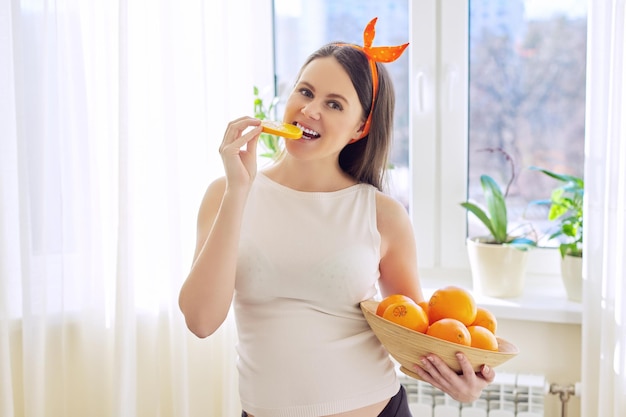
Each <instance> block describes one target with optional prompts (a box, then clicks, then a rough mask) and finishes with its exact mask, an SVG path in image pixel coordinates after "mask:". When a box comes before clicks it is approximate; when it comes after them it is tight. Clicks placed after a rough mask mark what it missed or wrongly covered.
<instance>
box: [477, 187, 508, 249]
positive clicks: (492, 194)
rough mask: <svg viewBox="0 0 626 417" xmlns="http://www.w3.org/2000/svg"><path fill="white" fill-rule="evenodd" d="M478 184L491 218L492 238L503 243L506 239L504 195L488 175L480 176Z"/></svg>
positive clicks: (506, 225)
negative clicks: (480, 186)
mask: <svg viewBox="0 0 626 417" xmlns="http://www.w3.org/2000/svg"><path fill="white" fill-rule="evenodd" d="M480 184H481V185H482V188H483V194H484V196H485V202H486V203H487V211H488V212H489V217H490V218H491V224H492V228H493V231H492V233H493V237H494V238H495V239H496V241H498V242H505V241H506V239H507V227H508V220H507V212H506V202H505V200H504V195H503V194H502V191H501V190H500V187H499V186H498V184H497V183H496V182H495V181H494V180H493V178H491V177H490V176H489V175H481V176H480Z"/></svg>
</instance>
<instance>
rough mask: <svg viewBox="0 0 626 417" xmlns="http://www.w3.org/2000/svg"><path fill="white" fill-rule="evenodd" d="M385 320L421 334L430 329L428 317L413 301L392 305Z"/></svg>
mask: <svg viewBox="0 0 626 417" xmlns="http://www.w3.org/2000/svg"><path fill="white" fill-rule="evenodd" d="M383 318H384V319H387V320H389V321H392V322H394V323H397V324H399V325H400V326H404V327H406V328H408V329H411V330H415V331H416V332H420V333H424V332H426V329H427V328H428V315H426V312H425V311H424V309H423V308H422V307H420V306H419V305H417V304H416V303H415V302H414V301H412V300H411V301H399V302H397V303H394V304H391V305H390V306H389V307H387V309H386V310H385V312H384V313H383Z"/></svg>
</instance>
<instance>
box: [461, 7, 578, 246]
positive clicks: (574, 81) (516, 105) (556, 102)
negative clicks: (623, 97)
mask: <svg viewBox="0 0 626 417" xmlns="http://www.w3.org/2000/svg"><path fill="white" fill-rule="evenodd" d="M469 15H470V17H469V28H470V29H469V144H468V158H469V175H468V194H469V198H470V199H472V200H475V201H479V202H481V201H482V189H481V187H480V179H479V178H480V176H481V175H482V174H488V175H491V176H492V177H493V178H494V179H495V180H496V181H497V182H498V183H499V184H500V185H501V186H502V189H503V191H504V190H505V189H506V186H507V183H508V182H509V181H510V179H511V177H512V171H511V169H512V168H514V170H515V171H514V172H515V178H514V180H513V182H512V183H511V185H510V188H509V191H508V196H507V205H508V208H509V220H510V222H511V223H512V228H516V227H518V228H522V227H528V226H532V228H533V229H534V230H535V231H536V232H537V235H538V237H539V238H540V239H543V241H540V243H541V244H542V245H544V246H554V245H555V242H546V241H545V239H547V236H549V235H550V234H551V230H550V227H551V224H550V222H548V221H547V217H548V208H549V206H546V205H543V206H540V205H532V204H529V202H531V201H534V200H537V199H549V198H550V193H551V190H552V189H553V188H554V187H556V186H557V185H558V183H557V181H556V180H554V179H551V178H549V177H547V176H545V175H543V174H541V173H540V172H538V171H533V170H529V169H528V168H529V167H530V166H539V167H543V168H547V169H549V170H552V171H556V172H559V173H564V174H571V175H576V176H579V177H582V175H583V161H584V155H583V153H584V136H585V68H586V65H585V61H586V48H587V45H586V37H587V34H586V29H587V24H586V0H560V1H550V2H546V1H542V0H526V1H522V0H516V1H509V0H507V1H504V0H501V1H497V0H473V1H470V3H469ZM502 151H504V152H506V154H507V155H508V156H510V157H511V159H512V161H513V162H514V167H512V166H511V164H510V161H508V160H507V157H506V155H505V154H504V153H503V152H502ZM468 221H469V228H468V229H469V230H468V234H469V235H477V234H480V232H481V231H482V224H479V223H478V220H477V219H476V218H475V217H474V216H471V215H470V216H468Z"/></svg>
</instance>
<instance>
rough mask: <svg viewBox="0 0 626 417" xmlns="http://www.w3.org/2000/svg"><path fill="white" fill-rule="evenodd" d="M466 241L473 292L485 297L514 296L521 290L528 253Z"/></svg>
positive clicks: (507, 247) (471, 240)
mask: <svg viewBox="0 0 626 417" xmlns="http://www.w3.org/2000/svg"><path fill="white" fill-rule="evenodd" d="M486 240H487V239H486V238H468V239H467V254H468V256H469V262H470V268H471V271H472V285H473V287H474V288H473V289H474V292H476V293H477V294H482V295H486V296H489V297H498V298H511V297H518V296H520V295H521V294H522V292H523V291H524V282H525V277H526V264H527V257H528V251H522V250H519V249H515V248H514V247H511V246H506V245H498V244H493V243H485V241H486Z"/></svg>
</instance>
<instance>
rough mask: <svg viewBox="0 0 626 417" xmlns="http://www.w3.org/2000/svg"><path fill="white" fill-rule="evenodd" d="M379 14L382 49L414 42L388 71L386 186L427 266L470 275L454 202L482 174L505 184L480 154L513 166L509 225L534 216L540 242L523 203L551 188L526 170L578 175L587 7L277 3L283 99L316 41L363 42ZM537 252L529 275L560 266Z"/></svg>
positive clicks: (569, 1)
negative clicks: (390, 145)
mask: <svg viewBox="0 0 626 417" xmlns="http://www.w3.org/2000/svg"><path fill="white" fill-rule="evenodd" d="M374 16H378V18H379V19H378V23H377V31H376V39H375V40H374V43H375V44H378V45H392V44H393V45H395V44H400V43H403V42H405V41H406V40H407V39H408V40H409V42H410V43H411V46H410V47H409V48H408V50H407V52H405V54H404V55H403V57H402V58H401V59H400V60H398V61H396V62H394V63H393V64H390V65H389V66H388V69H389V70H390V72H391V73H392V77H393V79H394V84H395V87H396V96H397V109H396V131H395V144H394V150H393V155H392V161H391V162H392V163H393V164H394V169H393V170H392V171H391V173H390V179H391V184H390V185H391V187H392V194H394V196H396V198H398V199H399V200H401V201H403V202H404V203H405V204H406V206H407V209H408V210H409V211H410V213H411V216H412V219H413V224H414V227H415V231H416V237H417V243H418V251H419V262H420V269H421V270H423V271H432V272H433V273H435V274H436V273H438V272H446V271H448V272H453V271H466V270H467V255H466V250H465V238H466V236H467V234H468V230H469V233H473V230H474V229H476V227H477V226H476V224H475V223H473V219H472V218H471V216H467V214H466V212H465V210H464V209H463V208H462V207H461V206H460V205H459V203H460V202H462V201H465V200H467V199H468V198H470V199H475V200H479V198H480V194H481V190H480V188H479V186H478V188H477V187H476V185H477V177H478V176H480V174H482V173H489V174H491V175H492V176H493V177H494V178H496V180H497V181H498V182H499V183H501V184H502V183H506V180H507V178H508V177H507V174H508V172H509V171H508V169H509V167H508V165H506V164H503V163H502V161H503V160H502V159H499V158H497V157H494V155H493V154H489V153H488V152H481V150H482V149H485V148H489V149H495V148H502V149H504V150H505V151H507V152H509V153H510V154H511V155H512V156H513V158H514V160H515V161H516V168H517V174H518V178H517V180H516V182H515V184H514V186H513V188H512V190H511V193H510V197H509V198H508V199H507V202H508V203H509V205H510V206H511V208H510V212H511V216H516V218H512V219H511V221H512V222H513V223H521V222H530V221H535V223H533V227H535V228H536V229H538V234H539V235H544V236H545V235H546V234H547V233H548V232H547V229H546V227H547V226H549V225H548V224H547V222H546V221H545V218H546V217H547V213H546V212H545V211H544V212H542V211H537V210H533V211H530V210H528V209H527V208H528V203H529V202H530V201H532V200H535V199H539V198H547V197H548V196H549V192H550V190H551V188H552V187H553V186H554V185H555V184H554V183H550V182H549V179H547V178H539V177H540V174H539V173H537V172H531V171H529V170H528V169H527V168H528V167H529V166H531V165H538V166H542V167H545V168H549V169H553V170H556V171H560V172H567V173H571V174H575V175H582V170H583V168H582V164H583V149H584V119H585V118H584V108H585V99H584V93H585V85H584V81H585V51H586V45H585V41H586V3H585V0H563V1H559V2H543V1H539V0H513V1H511V0H429V1H420V2H411V1H407V0H391V1H386V2H380V1H377V0H372V1H359V0H353V1H342V2H335V1H333V0H324V1H318V2H305V1H287V0H274V25H275V28H274V47H275V78H276V89H277V92H278V94H279V95H281V96H282V95H284V94H286V93H287V92H288V90H289V88H290V86H291V85H292V83H293V81H294V77H295V75H296V72H297V70H298V69H299V66H300V65H301V63H302V62H303V61H304V60H305V58H306V56H307V55H308V54H309V53H311V52H312V51H314V50H315V49H316V48H317V47H319V46H320V45H321V44H323V43H325V42H329V41H335V40H341V41H347V42H354V43H359V44H361V43H362V31H363V27H364V25H365V24H366V23H367V22H368V21H369V20H370V19H371V18H372V17H374ZM468 220H469V224H468ZM533 252H534V253H533V254H532V257H533V258H535V259H531V263H530V265H529V268H530V270H531V271H532V270H533V268H534V265H536V266H537V267H538V268H539V271H541V272H546V273H556V272H557V271H558V254H556V251H555V250H547V249H546V250H537V251H533ZM546 257H548V258H549V261H546Z"/></svg>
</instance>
